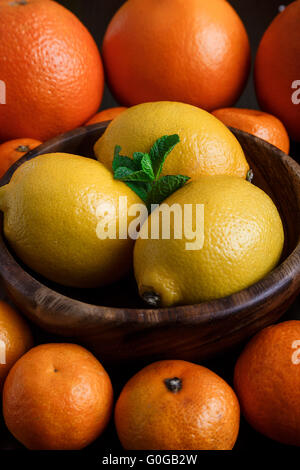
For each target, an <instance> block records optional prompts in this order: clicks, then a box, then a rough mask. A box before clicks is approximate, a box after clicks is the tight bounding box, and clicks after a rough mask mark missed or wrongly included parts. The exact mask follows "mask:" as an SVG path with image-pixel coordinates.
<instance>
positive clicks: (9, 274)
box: [0, 123, 300, 363]
mask: <svg viewBox="0 0 300 470" xmlns="http://www.w3.org/2000/svg"><path fill="white" fill-rule="evenodd" d="M105 127H106V123H104V124H95V125H93V126H89V127H85V128H79V129H77V130H75V131H71V132H69V133H67V134H65V135H63V136H60V137H57V138H55V139H53V140H51V141H49V142H47V143H46V144H44V145H42V146H40V147H39V148H37V149H34V150H33V151H32V152H30V153H29V154H27V155H26V156H25V157H23V158H22V159H21V160H20V161H19V162H17V163H16V164H15V165H14V166H13V167H12V168H11V169H10V170H9V172H8V173H7V174H6V175H5V177H4V178H3V179H2V180H1V185H3V184H5V183H7V182H8V181H9V180H10V178H11V175H12V174H13V172H14V171H15V169H16V168H17V167H18V166H19V165H20V164H21V163H23V161H25V160H27V159H31V158H34V157H35V156H37V155H39V154H42V153H47V152H57V151H61V152H70V153H77V154H79V155H84V156H87V157H92V155H93V152H92V148H93V144H94V143H95V141H96V140H97V139H98V138H99V136H100V135H101V134H102V133H103V131H104V129H105ZM232 131H233V132H234V134H235V135H236V137H237V138H238V140H239V141H240V143H241V145H242V147H243V149H244V151H245V153H246V156H247V159H248V161H249V163H250V165H251V167H252V168H253V170H254V175H255V176H254V181H253V182H254V184H256V185H258V186H259V187H261V188H262V189H264V190H265V191H266V192H267V193H268V194H269V195H270V196H271V197H272V199H273V200H274V202H275V203H276V205H277V207H278V209H279V211H280V214H281V217H282V220H283V223H284V228H285V246H284V253H283V257H282V262H281V264H280V265H279V266H278V267H277V268H276V269H275V270H274V271H272V272H271V273H270V274H269V275H268V276H266V277H265V278H264V279H263V280H261V281H260V282H258V283H256V284H254V285H253V286H251V287H250V288H248V289H245V290H243V291H241V292H238V293H237V294H234V295H231V296H229V297H226V298H223V299H219V300H215V301H212V302H204V303H201V304H199V305H190V306H179V307H175V308H163V309H150V308H146V307H144V306H143V305H142V303H141V301H140V299H139V298H138V295H137V289H136V285H135V282H134V279H133V277H132V276H129V277H128V278H127V279H125V280H123V281H122V282H119V283H118V284H117V285H112V286H109V287H106V288H105V289H85V290H81V289H71V288H63V287H61V286H58V285H55V284H52V283H50V282H48V281H46V280H44V279H41V278H40V277H39V276H38V275H37V274H35V273H32V272H31V271H30V270H29V269H28V268H26V267H25V266H23V265H22V263H21V262H20V261H19V260H17V259H16V257H15V256H14V255H13V253H11V251H10V249H9V247H8V246H7V244H6V242H5V240H4V237H3V233H1V236H0V276H1V278H2V281H3V283H4V286H5V289H6V291H7V293H8V295H9V297H10V298H11V299H12V301H13V302H14V303H15V304H16V305H17V307H18V308H19V309H20V310H21V311H22V312H23V313H24V314H25V315H26V316H28V317H29V318H30V319H31V320H32V321H33V322H35V323H36V324H38V325H39V326H40V327H41V328H43V329H45V330H47V331H49V332H51V333H56V334H61V335H63V336H67V337H69V338H70V339H71V338H72V339H74V341H76V342H80V343H82V344H84V345H86V346H87V347H89V349H91V350H92V351H93V352H94V353H95V354H96V355H97V356H99V357H100V358H101V359H103V360H104V361H106V362H108V363H121V362H128V361H135V362H137V360H140V361H141V362H147V361H148V362H149V361H153V360H156V359H162V358H180V359H188V360H194V361H196V360H197V361H198V360H202V359H206V358H208V357H210V356H212V355H214V354H216V353H218V352H220V351H223V350H225V349H227V348H229V347H231V346H233V345H235V344H237V343H239V342H240V341H242V340H244V339H246V338H247V337H248V336H250V335H252V334H254V333H255V332H256V331H258V330H259V329H261V328H263V327H265V326H267V325H269V324H271V323H273V322H275V321H276V320H278V319H279V318H280V316H281V315H282V314H283V313H284V312H285V311H286V310H287V309H288V307H289V306H290V305H291V303H292V302H293V300H294V299H295V297H296V296H297V294H298V293H299V291H300V244H299V238H300V167H299V165H298V164H297V163H296V162H295V161H294V160H292V159H291V158H290V157H288V156H287V155H285V154H283V153H282V152H281V151H280V150H278V149H277V148H275V147H273V146H272V145H270V144H268V143H267V142H264V141H262V140H260V139H258V138H256V137H253V136H251V135H249V134H246V133H244V132H242V131H238V130H236V129H232ZM1 217H2V214H1ZM1 227H2V218H1ZM116 292H118V295H117V294H116Z"/></svg>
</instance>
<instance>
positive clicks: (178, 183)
mask: <svg viewBox="0 0 300 470" xmlns="http://www.w3.org/2000/svg"><path fill="white" fill-rule="evenodd" d="M179 141H180V139H179V136H178V135H177V134H174V135H164V136H163V137H161V138H160V139H158V140H157V141H156V142H155V143H154V145H153V146H152V148H151V149H150V151H149V153H143V152H135V153H134V154H133V158H129V157H126V156H122V155H120V151H121V147H120V146H119V145H117V146H116V147H115V152H114V160H113V164H112V168H113V171H114V178H115V179H117V180H120V181H124V182H125V183H126V184H127V185H128V186H129V187H130V188H131V189H132V190H133V191H134V192H135V193H136V194H137V195H138V196H139V197H140V198H141V199H142V200H143V201H144V202H145V204H146V206H147V208H148V210H149V209H150V208H151V204H160V203H161V202H162V201H164V199H166V198H167V197H169V196H170V195H171V194H173V193H174V192H175V191H177V190H178V189H180V188H181V187H182V186H184V184H185V183H186V182H187V181H188V180H189V179H190V178H189V176H183V175H167V176H162V177H161V176H160V175H161V172H162V169H163V165H164V163H165V160H166V158H167V156H168V155H169V153H170V152H172V150H173V148H174V147H175V145H177V144H178V142H179Z"/></svg>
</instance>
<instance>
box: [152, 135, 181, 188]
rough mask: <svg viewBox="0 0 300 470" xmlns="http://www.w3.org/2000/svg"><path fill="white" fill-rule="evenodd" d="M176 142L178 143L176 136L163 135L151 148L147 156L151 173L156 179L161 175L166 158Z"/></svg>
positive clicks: (177, 136)
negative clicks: (151, 169)
mask: <svg viewBox="0 0 300 470" xmlns="http://www.w3.org/2000/svg"><path fill="white" fill-rule="evenodd" d="M178 142H180V139H179V135H178V134H174V135H164V136H163V137H161V138H160V139H158V140H157V141H156V142H155V143H154V145H153V146H152V148H151V150H150V152H149V155H150V158H151V162H152V168H153V173H154V175H155V178H156V179H157V178H158V177H159V175H160V174H161V171H162V167H163V164H164V162H165V160H166V158H167V156H168V155H169V153H170V152H171V151H172V150H173V148H174V147H175V145H177V144H178Z"/></svg>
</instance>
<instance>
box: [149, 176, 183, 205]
mask: <svg viewBox="0 0 300 470" xmlns="http://www.w3.org/2000/svg"><path fill="white" fill-rule="evenodd" d="M189 179H190V178H189V176H183V175H167V176H162V177H161V178H160V179H159V180H158V181H156V182H155V183H154V184H153V186H152V189H151V191H150V192H149V193H148V197H147V201H146V203H147V206H148V208H150V207H151V204H161V203H162V202H163V201H164V200H165V199H166V198H167V197H169V196H170V195H171V194H173V193H174V192H175V191H177V190H178V189H180V188H182V186H184V185H185V183H186V182H187V181H188V180H189Z"/></svg>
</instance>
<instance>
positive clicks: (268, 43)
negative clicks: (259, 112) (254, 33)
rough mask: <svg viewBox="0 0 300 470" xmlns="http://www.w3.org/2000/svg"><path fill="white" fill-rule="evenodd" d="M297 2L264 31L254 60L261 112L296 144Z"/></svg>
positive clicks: (299, 79) (299, 85)
mask: <svg viewBox="0 0 300 470" xmlns="http://www.w3.org/2000/svg"><path fill="white" fill-rule="evenodd" d="M299 25H300V0H298V1H296V2H293V3H291V4H290V5H288V6H287V7H286V8H285V10H284V11H283V12H281V13H279V15H277V16H276V18H275V19H274V20H273V22H272V23H271V24H270V26H269V28H268V29H267V30H266V32H265V34H264V36H263V38H262V40H261V43H260V45H259V48H258V52H257V56H256V61H255V87H256V93H257V98H258V101H259V104H260V106H261V108H262V109H263V110H264V111H267V112H269V113H272V114H274V115H275V116H277V117H278V118H279V119H280V120H281V121H282V122H283V124H284V125H285V127H286V128H287V131H288V133H289V135H290V137H291V138H292V139H295V140H297V141H300V60H299V57H300V32H299Z"/></svg>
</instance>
